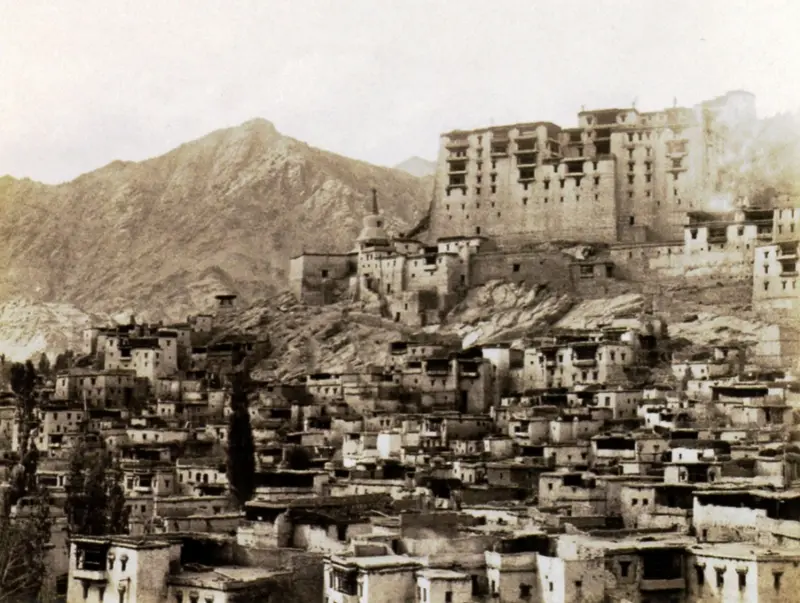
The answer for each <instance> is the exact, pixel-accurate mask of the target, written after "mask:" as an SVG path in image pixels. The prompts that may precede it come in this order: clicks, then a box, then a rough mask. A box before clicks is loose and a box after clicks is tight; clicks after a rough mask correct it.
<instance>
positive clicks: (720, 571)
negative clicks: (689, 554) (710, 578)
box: [715, 567, 725, 588]
mask: <svg viewBox="0 0 800 603" xmlns="http://www.w3.org/2000/svg"><path fill="white" fill-rule="evenodd" d="M715 570H716V572H717V588H722V587H724V586H725V568H724V567H717V568H715Z"/></svg>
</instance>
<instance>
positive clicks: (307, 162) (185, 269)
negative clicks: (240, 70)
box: [0, 120, 430, 320]
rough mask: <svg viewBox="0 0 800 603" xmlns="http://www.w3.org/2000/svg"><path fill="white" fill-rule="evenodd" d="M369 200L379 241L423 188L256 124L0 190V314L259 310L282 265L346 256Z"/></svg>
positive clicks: (407, 219)
mask: <svg viewBox="0 0 800 603" xmlns="http://www.w3.org/2000/svg"><path fill="white" fill-rule="evenodd" d="M372 187H375V188H377V189H378V194H379V201H380V205H381V208H382V211H383V212H384V213H385V214H386V217H387V222H388V225H389V228H390V230H395V231H399V230H406V229H408V228H409V227H410V225H412V224H413V223H415V222H416V221H417V220H418V219H419V217H420V215H421V214H422V213H423V212H424V211H425V210H426V209H427V204H428V201H429V198H430V191H429V190H428V188H429V186H428V184H426V182H425V181H423V180H421V179H419V178H415V177H414V176H411V175H410V174H406V173H403V172H400V171H398V170H393V169H388V168H380V167H376V166H372V165H369V164H366V163H363V162H359V161H355V160H352V159H348V158H345V157H341V156H338V155H334V154H332V153H327V152H324V151H321V150H318V149H315V148H312V147H310V146H308V145H306V144H304V143H302V142H299V141H297V140H294V139H291V138H288V137H285V136H282V135H281V134H280V133H279V132H278V131H277V130H276V129H275V128H274V127H273V125H272V124H271V123H269V122H267V121H264V120H254V121H250V122H247V123H245V124H242V125H241V126H239V127H235V128H230V129H227V130H219V131H217V132H213V133H211V134H209V135H208V136H206V137H204V138H201V139H199V140H196V141H193V142H190V143H187V144H184V145H182V146H181V147H179V148H177V149H175V150H173V151H171V152H169V153H167V154H166V155H163V156H161V157H157V158H154V159H151V160H148V161H144V162H141V163H130V162H127V163H126V162H122V161H116V162H113V163H111V164H109V165H107V166H105V167H103V168H101V169H99V170H97V171H94V172H91V173H88V174H84V175H82V176H80V177H78V178H76V179H75V180H73V181H72V182H69V183H66V184H62V185H58V186H47V185H43V184H39V183H36V182H32V181H30V180H15V179H13V178H10V177H4V178H0V241H2V242H3V245H2V246H0V265H2V266H4V269H3V270H2V271H0V302H3V301H8V300H10V299H13V298H16V297H24V298H26V299H29V300H31V301H32V302H58V303H68V304H72V305H74V306H76V307H79V308H81V309H82V310H83V311H86V312H117V311H120V310H127V309H130V310H134V311H137V312H139V314H140V315H141V316H142V317H143V318H166V319H168V320H169V319H181V318H183V317H184V315H185V314H186V312H187V311H193V310H198V309H203V308H204V306H205V304H206V303H208V300H209V297H210V294H212V293H214V292H218V291H219V290H222V289H231V290H233V291H235V292H237V293H239V294H240V295H242V296H243V297H245V298H251V299H255V298H258V297H263V296H265V295H269V294H270V293H274V292H275V291H277V290H279V289H280V288H281V287H282V286H283V285H284V283H285V276H286V274H285V273H286V269H287V267H288V260H289V258H290V257H291V256H292V255H295V254H297V253H300V252H301V251H303V250H304V249H306V250H312V249H313V250H318V251H338V252H342V251H347V250H349V249H350V248H352V245H353V240H354V238H355V237H356V235H357V233H358V230H359V229H360V226H361V218H362V217H363V215H364V213H365V212H366V210H367V208H368V199H369V196H370V189H371V188H372Z"/></svg>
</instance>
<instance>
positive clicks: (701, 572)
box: [694, 565, 706, 588]
mask: <svg viewBox="0 0 800 603" xmlns="http://www.w3.org/2000/svg"><path fill="white" fill-rule="evenodd" d="M694 571H695V573H696V574H697V586H699V587H701V588H702V587H703V585H704V584H705V582H706V573H705V568H704V567H703V566H702V565H695V566H694Z"/></svg>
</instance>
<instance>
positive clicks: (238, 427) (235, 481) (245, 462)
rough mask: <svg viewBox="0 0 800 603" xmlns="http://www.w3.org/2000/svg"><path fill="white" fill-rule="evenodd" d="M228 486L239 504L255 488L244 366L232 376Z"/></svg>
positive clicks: (241, 505) (239, 504)
mask: <svg viewBox="0 0 800 603" xmlns="http://www.w3.org/2000/svg"><path fill="white" fill-rule="evenodd" d="M227 461H228V462H227V475H228V486H229V487H230V492H231V496H232V498H233V500H234V502H235V503H236V505H237V506H238V507H239V508H242V507H243V506H244V503H246V502H247V501H248V500H250V499H251V498H252V497H253V493H254V491H255V473H256V460H255V444H254V442H253V428H252V426H251V425H250V413H249V410H248V400H247V375H246V372H245V371H244V370H242V369H241V368H238V369H235V370H234V373H233V375H232V377H231V414H230V419H229V422H228V459H227Z"/></svg>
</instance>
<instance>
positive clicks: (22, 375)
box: [9, 360, 39, 504]
mask: <svg viewBox="0 0 800 603" xmlns="http://www.w3.org/2000/svg"><path fill="white" fill-rule="evenodd" d="M36 377H37V375H36V369H34V368H33V363H32V362H31V361H30V360H28V361H27V362H26V363H25V364H20V363H16V362H15V363H14V364H12V365H11V370H10V374H9V381H10V383H11V390H12V391H13V392H14V393H15V394H16V395H17V410H18V419H17V420H18V423H19V430H18V433H19V458H20V463H19V465H17V466H16V467H15V468H14V469H13V470H12V473H11V480H10V481H11V503H12V504H14V503H16V502H17V501H18V500H19V499H20V498H22V497H23V496H26V495H27V494H29V493H30V492H32V491H33V490H34V489H35V486H36V468H37V465H38V462H39V452H38V450H36V446H35V445H34V444H33V438H32V437H31V435H32V434H31V432H32V431H33V430H34V429H35V427H36V417H35V414H34V413H35V410H36Z"/></svg>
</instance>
